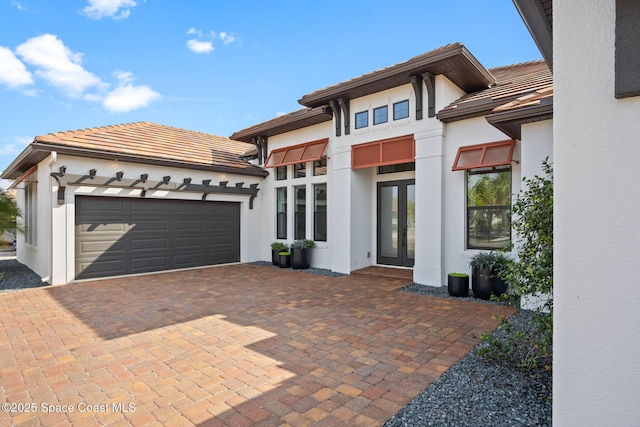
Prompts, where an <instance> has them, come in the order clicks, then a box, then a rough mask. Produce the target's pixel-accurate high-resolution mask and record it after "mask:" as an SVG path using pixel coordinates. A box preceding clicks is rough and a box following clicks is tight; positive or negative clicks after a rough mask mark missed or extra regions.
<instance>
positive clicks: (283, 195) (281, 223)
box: [276, 187, 287, 239]
mask: <svg viewBox="0 0 640 427" xmlns="http://www.w3.org/2000/svg"><path fill="white" fill-rule="evenodd" d="M276 238H277V239H286V238H287V188H286V187H283V188H276Z"/></svg>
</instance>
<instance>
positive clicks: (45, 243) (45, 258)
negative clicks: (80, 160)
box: [16, 158, 53, 282]
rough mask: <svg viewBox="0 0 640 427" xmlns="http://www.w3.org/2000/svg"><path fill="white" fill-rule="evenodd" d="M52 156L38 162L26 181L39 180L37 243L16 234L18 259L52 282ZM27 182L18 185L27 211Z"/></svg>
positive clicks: (18, 193) (20, 201)
mask: <svg viewBox="0 0 640 427" xmlns="http://www.w3.org/2000/svg"><path fill="white" fill-rule="evenodd" d="M49 165H50V158H47V159H45V160H43V161H42V162H40V163H39V164H38V170H37V172H34V173H33V174H31V175H29V176H28V177H27V178H26V179H25V181H26V182H33V183H35V182H37V190H36V191H37V196H36V200H37V201H36V210H37V214H36V224H37V225H36V230H35V232H36V235H37V237H36V242H35V244H31V243H26V242H25V236H24V235H23V234H22V233H18V235H17V236H16V245H17V246H16V259H17V260H18V261H19V262H21V263H22V264H24V265H27V266H28V267H29V268H31V269H32V270H33V271H34V272H35V273H37V274H38V275H39V276H40V277H42V279H43V280H44V281H47V282H50V281H51V278H50V268H49V246H50V242H51V235H50V233H48V230H49V229H50V228H51V222H50V221H51V217H50V216H49V215H47V214H46V213H47V212H49V211H50V210H51V197H52V195H51V191H49V190H48V189H49V188H50V185H51V181H52V180H53V178H51V176H50V175H49V174H50V172H51V168H50V166H49ZM24 188H25V182H21V183H20V184H18V185H17V186H16V191H17V199H18V206H19V207H20V210H21V211H22V212H23V213H25V191H24Z"/></svg>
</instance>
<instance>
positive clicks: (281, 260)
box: [278, 251, 291, 268]
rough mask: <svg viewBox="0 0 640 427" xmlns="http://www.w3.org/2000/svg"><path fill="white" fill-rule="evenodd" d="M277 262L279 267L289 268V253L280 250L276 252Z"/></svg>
mask: <svg viewBox="0 0 640 427" xmlns="http://www.w3.org/2000/svg"><path fill="white" fill-rule="evenodd" d="M278 264H279V265H280V268H290V267H291V253H290V252H287V251H282V252H280V253H279V254H278Z"/></svg>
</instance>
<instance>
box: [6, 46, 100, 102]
mask: <svg viewBox="0 0 640 427" xmlns="http://www.w3.org/2000/svg"><path fill="white" fill-rule="evenodd" d="M16 52H17V53H18V55H20V56H21V57H22V59H23V60H24V61H25V62H27V63H28V64H31V65H33V66H35V67H37V68H38V69H37V70H36V75H37V76H38V77H41V78H43V79H44V80H46V81H47V82H48V83H50V84H51V85H53V86H55V87H56V88H58V89H59V90H60V91H62V93H64V94H65V95H67V96H69V97H71V98H75V97H80V96H82V94H83V93H84V92H85V91H86V90H88V89H90V88H98V89H102V90H104V88H105V87H106V85H105V84H104V83H103V82H102V81H101V80H100V79H99V78H98V77H97V76H96V75H94V74H93V73H90V72H89V71H87V70H85V69H84V68H82V65H81V62H82V54H81V53H74V52H72V51H71V50H70V49H69V48H68V47H66V46H65V45H64V43H62V41H61V40H60V39H58V38H57V37H56V36H54V35H52V34H44V35H42V36H38V37H33V38H31V39H29V40H27V41H26V42H24V43H23V44H21V45H20V46H18V47H17V48H16Z"/></svg>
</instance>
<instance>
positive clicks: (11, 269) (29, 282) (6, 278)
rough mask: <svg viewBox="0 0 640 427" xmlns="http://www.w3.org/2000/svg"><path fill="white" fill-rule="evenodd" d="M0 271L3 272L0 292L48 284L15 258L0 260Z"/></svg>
mask: <svg viewBox="0 0 640 427" xmlns="http://www.w3.org/2000/svg"><path fill="white" fill-rule="evenodd" d="M0 273H3V274H4V275H3V277H2V280H1V281H0V292H6V291H15V290H18V289H27V288H39V287H41V286H48V285H49V284H48V283H47V282H43V281H42V278H41V277H40V276H38V275H37V274H36V273H34V272H33V271H32V270H31V269H29V268H28V267H26V266H25V265H23V264H20V263H19V262H18V261H16V260H15V259H5V260H0Z"/></svg>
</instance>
